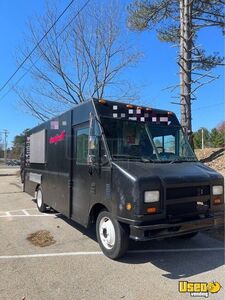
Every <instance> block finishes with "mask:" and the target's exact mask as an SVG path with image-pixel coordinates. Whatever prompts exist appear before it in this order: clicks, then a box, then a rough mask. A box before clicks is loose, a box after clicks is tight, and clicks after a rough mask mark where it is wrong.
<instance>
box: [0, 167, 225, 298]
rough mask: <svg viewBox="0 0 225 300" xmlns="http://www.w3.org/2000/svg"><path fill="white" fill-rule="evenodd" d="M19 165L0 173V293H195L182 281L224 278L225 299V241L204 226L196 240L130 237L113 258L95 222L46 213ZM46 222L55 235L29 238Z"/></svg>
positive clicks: (140, 295)
mask: <svg viewBox="0 0 225 300" xmlns="http://www.w3.org/2000/svg"><path fill="white" fill-rule="evenodd" d="M17 171H18V169H16V168H14V173H13V172H12V171H11V173H10V175H11V176H0V299H1V300H2V299H4V300H5V299H6V300H8V299H10V300H11V299H21V300H22V299H26V300H28V299H29V300H30V299H32V300H33V299H37V300H42V299H43V300H46V299H54V300H57V299H63V300H64V299H79V300H80V299H85V300H86V299H129V300H133V299H135V300H142V299H143V300H145V299H154V300H155V299H156V300H161V299H162V300H164V299H168V300H176V299H194V297H192V296H190V294H188V293H182V294H181V293H179V292H178V283H179V281H191V282H211V281H217V282H219V283H220V284H221V285H222V289H221V290H220V291H219V292H218V293H216V294H210V295H209V299H215V300H217V299H218V300H219V299H225V277H224V274H225V272H224V271H225V268H224V242H223V241H218V240H216V239H214V238H213V237H209V236H207V235H205V234H203V233H201V234H198V235H197V236H196V237H195V238H193V239H191V240H183V239H180V238H173V239H165V240H157V241H151V242H148V243H135V242H131V243H130V247H129V251H128V253H127V255H126V256H125V257H124V258H121V259H120V260H119V261H112V260H110V259H108V258H107V257H105V256H104V255H103V254H102V253H101V251H100V248H99V246H98V244H97V242H96V238H95V233H94V230H93V229H89V230H87V229H83V228H82V227H81V226H79V225H77V224H76V223H74V222H71V221H69V220H67V219H66V218H65V217H63V216H61V215H60V214H56V213H54V212H51V213H49V214H41V213H39V212H38V210H37V209H36V204H35V201H33V200H32V197H30V196H29V195H27V194H25V193H23V192H22V187H21V184H20V181H19V178H18V177H17V176H16V175H15V174H16V172H17ZM0 173H2V174H4V169H1V171H0ZM13 174H14V175H13ZM39 230H47V231H49V232H50V233H51V235H52V236H53V237H54V240H55V243H54V244H52V245H50V246H46V247H39V246H36V245H33V244H32V243H30V241H28V240H27V237H28V236H29V235H30V234H32V233H35V232H37V231H39ZM196 299H204V297H202V298H201V297H198V298H196Z"/></svg>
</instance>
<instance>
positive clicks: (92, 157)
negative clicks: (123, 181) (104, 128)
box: [88, 135, 99, 166]
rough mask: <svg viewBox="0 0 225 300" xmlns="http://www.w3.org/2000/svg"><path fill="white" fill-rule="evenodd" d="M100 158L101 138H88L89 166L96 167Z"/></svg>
mask: <svg viewBox="0 0 225 300" xmlns="http://www.w3.org/2000/svg"><path fill="white" fill-rule="evenodd" d="M98 156H99V138H98V137H97V136H94V135H91V136H89V138H88V164H89V165H90V166H95V165H96V164H97V163H98Z"/></svg>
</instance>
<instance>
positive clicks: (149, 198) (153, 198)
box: [144, 191, 159, 203]
mask: <svg viewBox="0 0 225 300" xmlns="http://www.w3.org/2000/svg"><path fill="white" fill-rule="evenodd" d="M144 201H145V203H152V202H158V201H159V191H146V192H145V198H144Z"/></svg>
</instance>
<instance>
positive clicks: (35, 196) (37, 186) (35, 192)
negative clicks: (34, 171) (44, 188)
mask: <svg viewBox="0 0 225 300" xmlns="http://www.w3.org/2000/svg"><path fill="white" fill-rule="evenodd" d="M39 186H40V184H37V185H36V188H35V191H34V199H36V198H37V195H36V194H37V190H38V188H39Z"/></svg>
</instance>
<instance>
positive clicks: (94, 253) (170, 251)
mask: <svg viewBox="0 0 225 300" xmlns="http://www.w3.org/2000/svg"><path fill="white" fill-rule="evenodd" d="M224 250H225V248H223V247H219V248H189V249H188V248H186V249H146V250H131V251H128V253H131V254H141V253H165V252H169V253H177V252H195V251H196V252H199V251H224ZM102 254H103V253H102V252H101V251H87V252H81V251H79V252H60V253H39V254H23V255H2V256H0V259H17V258H39V257H58V256H89V255H90V256H91V255H102Z"/></svg>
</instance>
